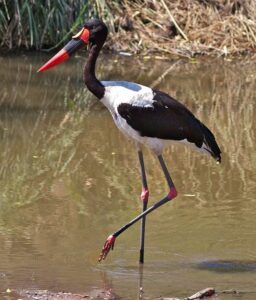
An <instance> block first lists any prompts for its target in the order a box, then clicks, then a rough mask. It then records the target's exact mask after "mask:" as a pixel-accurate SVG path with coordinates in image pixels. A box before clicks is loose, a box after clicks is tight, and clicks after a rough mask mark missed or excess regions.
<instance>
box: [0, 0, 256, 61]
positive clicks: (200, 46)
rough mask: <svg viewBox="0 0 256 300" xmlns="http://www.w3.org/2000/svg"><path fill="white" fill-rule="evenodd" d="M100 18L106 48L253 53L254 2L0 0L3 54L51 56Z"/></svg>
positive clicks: (188, 54)
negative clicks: (41, 52) (46, 52)
mask: <svg viewBox="0 0 256 300" xmlns="http://www.w3.org/2000/svg"><path fill="white" fill-rule="evenodd" d="M92 17H98V18H102V19H103V20H104V21H105V22H106V23H107V24H108V27H109V30H110V35H109V39H108V42H107V43H106V45H105V48H107V49H110V50H114V51H125V52H129V53H132V54H144V55H150V54H152V53H158V54H161V55H162V56H165V55H168V54H170V55H175V56H183V57H194V56H197V55H214V56H222V55H224V56H227V55H230V56H237V55H245V54H251V53H254V52H255V49H256V1H255V0H176V1H172V0H133V1H131V0H112V1H110V0H94V1H86V0H77V1H71V0H37V1H34V0H13V1H8V0H0V46H1V48H2V49H17V48H26V49H36V50H46V49H47V50H50V49H53V48H58V47H59V46H61V45H62V44H63V43H64V42H65V41H66V40H67V39H68V38H70V36H71V35H72V34H73V33H74V32H76V31H77V30H78V29H79V28H80V27H81V26H82V24H83V23H84V20H86V19H89V18H92Z"/></svg>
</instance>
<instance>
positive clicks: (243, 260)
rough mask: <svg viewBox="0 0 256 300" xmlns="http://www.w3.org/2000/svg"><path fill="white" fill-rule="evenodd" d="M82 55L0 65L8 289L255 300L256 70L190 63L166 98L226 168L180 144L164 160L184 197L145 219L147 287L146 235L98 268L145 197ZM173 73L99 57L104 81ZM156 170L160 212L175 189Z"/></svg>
mask: <svg viewBox="0 0 256 300" xmlns="http://www.w3.org/2000/svg"><path fill="white" fill-rule="evenodd" d="M82 56H83V53H82ZM82 56H80V57H75V58H72V60H70V61H68V62H66V63H64V64H62V65H60V66H59V67H56V68H55V69H52V70H50V71H48V72H46V73H43V74H38V73H36V70H37V69H38V67H39V66H41V65H42V64H43V63H44V62H45V61H46V60H47V59H48V56H46V55H44V56H43V55H42V56H34V55H28V54H27V55H15V56H14V55H13V56H2V57H0V63H1V70H0V72H1V83H0V90H1V99H0V115H1V118H0V138H1V143H0V162H1V163H0V176H1V177H0V178H1V179H0V208H1V209H0V245H1V247H0V286H1V290H2V291H3V290H5V289H6V288H12V289H19V288H22V289H31V288H36V289H48V290H53V291H62V290H64V291H69V292H86V291H91V290H94V289H105V290H111V291H112V292H113V293H114V294H115V295H117V296H118V297H121V298H122V299H136V298H137V297H138V292H139V286H140V285H141V284H142V285H143V290H144V294H143V299H154V298H155V297H159V296H160V295H162V296H166V297H181V298H182V297H185V296H188V295H191V294H193V293H194V292H196V291H198V290H200V289H203V288H206V287H209V286H212V287H214V288H216V289H217V290H218V291H220V290H226V289H236V290H239V291H242V292H245V294H241V296H240V298H239V299H255V294H254V292H256V286H255V282H256V267H255V265H256V254H255V248H256V238H255V237H256V198H255V194H256V186H255V182H256V168H255V166H256V154H255V130H256V122H255V113H256V111H255V110H256V109H255V100H256V98H255V97H256V96H255V89H256V83H255V76H256V75H255V66H256V62H255V61H240V62H239V61H238V62H230V61H225V60H222V59H219V60H202V61H201V62H200V63H199V62H197V63H195V62H194V61H192V62H179V63H177V64H175V65H174V66H173V69H172V70H171V72H169V73H168V75H167V76H166V77H165V78H164V79H163V80H162V81H161V82H160V83H159V84H158V85H157V88H158V89H160V90H163V91H166V92H167V93H169V94H171V95H172V96H173V97H175V98H177V99H181V100H182V102H183V103H184V104H186V105H187V106H188V107H189V108H190V109H191V110H192V111H193V112H194V113H195V114H196V115H197V116H198V117H199V118H200V119H201V120H202V121H203V122H204V123H205V124H207V125H208V126H209V127H210V128H211V130H212V131H213V132H214V133H215V135H216V138H217V140H218V143H219V144H220V147H221V149H222V151H223V163H222V164H221V165H216V163H215V162H214V160H212V159H210V158H209V157H206V156H202V155H201V154H200V153H197V152H193V151H191V149H190V148H186V147H184V146H179V145H174V146H172V147H170V148H169V149H168V150H167V151H166V152H165V153H164V157H165V158H166V162H167V164H168V166H169V169H170V172H171V174H172V177H173V179H174V181H175V184H176V186H177V189H178V191H179V197H178V198H176V199H175V200H174V201H173V203H170V204H167V205H165V207H162V208H160V209H159V210H157V211H156V212H154V213H153V214H152V215H150V217H149V218H148V221H147V235H146V253H145V261H146V262H145V266H144V269H143V276H142V274H141V272H140V269H139V267H138V254H139V253H138V249H139V226H138V224H136V225H134V226H133V227H132V228H130V229H129V230H128V231H127V232H125V233H124V234H123V235H121V236H120V237H119V238H118V239H117V241H116V247H115V250H114V251H113V252H110V254H109V256H108V257H107V260H106V261H104V262H103V263H101V264H98V263H97V259H98V256H99V253H100V250H101V247H102V245H103V243H104V241H105V239H106V237H107V236H108V235H109V234H110V233H112V232H113V231H115V230H116V229H118V228H119V227H120V226H121V225H123V224H124V223H126V222H127V221H129V220H130V219H132V218H133V217H134V216H135V215H137V214H138V213H140V210H141V203H140V200H139V195H140V190H141V186H140V178H139V164H138V159H137V154H136V150H135V148H134V147H133V145H132V143H131V142H129V141H128V140H127V139H126V138H125V137H123V135H122V134H121V133H119V131H118V130H117V129H116V128H115V125H114V124H113V121H112V119H111V116H110V115H109V113H108V111H106V109H105V108H104V107H102V105H101V104H99V103H98V102H97V100H96V99H95V98H94V97H93V96H91V95H90V93H88V91H87V90H86V89H85V88H84V86H83V81H82V76H81V75H82V70H81V64H82V62H83V57H82ZM169 67H170V62H164V61H159V60H155V59H153V58H152V59H150V60H135V59H134V58H123V57H119V56H107V55H105V56H104V55H102V56H101V58H100V61H99V64H98V74H99V77H100V78H102V79H105V80H111V79H122V80H131V81H135V82H140V83H143V84H146V85H152V84H154V82H155V80H157V79H158V78H159V76H160V75H161V74H162V73H163V72H164V71H165V70H167V69H168V68H169ZM145 163H146V169H147V174H148V181H149V187H150V203H153V202H155V201H156V200H159V199H160V198H161V197H163V196H164V195H165V193H166V192H167V190H168V189H167V186H166V183H165V181H164V178H163V175H162V173H161V170H160V167H159V166H158V163H157V161H156V159H155V158H154V157H153V155H152V154H151V153H150V152H149V151H145ZM142 277H143V278H142ZM247 291H248V292H250V293H247ZM221 299H237V296H236V295H225V297H224V296H221Z"/></svg>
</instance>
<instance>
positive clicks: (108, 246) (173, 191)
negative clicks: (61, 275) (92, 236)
mask: <svg viewBox="0 0 256 300" xmlns="http://www.w3.org/2000/svg"><path fill="white" fill-rule="evenodd" d="M158 159H159V161H160V164H161V167H162V169H163V172H164V175H165V178H166V180H167V182H168V185H169V187H170V191H169V193H168V195H167V196H165V197H164V198H163V199H161V200H160V201H158V202H157V203H155V204H154V205H152V206H151V207H149V208H148V209H146V210H145V211H144V212H142V213H141V214H139V215H138V216H137V217H136V218H134V219H133V220H131V221H130V222H129V223H127V224H125V225H124V226H123V227H121V228H120V229H118V230H117V231H116V232H114V233H113V234H111V235H110V236H109V237H108V238H107V240H106V242H105V244H104V246H103V248H102V251H101V254H100V257H99V261H101V260H104V259H105V258H106V256H107V255H108V252H109V251H110V249H112V250H113V249H114V244H115V240H116V238H117V237H118V236H119V235H120V234H121V233H123V232H124V231H125V230H126V229H128V228H129V227H131V226H132V225H133V224H134V223H136V222H138V221H139V220H140V219H142V218H143V217H145V216H146V215H147V214H149V213H151V212H152V211H154V210H155V209H157V208H158V207H160V206H162V205H163V204H165V203H166V202H168V201H170V200H172V199H174V198H175V197H176V196H177V190H176V188H175V186H174V184H173V181H172V179H171V176H170V174H169V172H168V170H167V168H166V166H165V163H164V160H163V158H162V156H161V155H159V156H158Z"/></svg>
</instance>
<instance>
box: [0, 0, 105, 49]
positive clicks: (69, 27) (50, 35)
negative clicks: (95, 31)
mask: <svg viewBox="0 0 256 300" xmlns="http://www.w3.org/2000/svg"><path fill="white" fill-rule="evenodd" d="M108 16H110V12H109V10H108V9H107V5H106V3H105V0H96V1H88V0H76V1H72V0H36V1H34V0H12V1H8V0H2V1H0V46H1V47H7V48H9V49H14V48H18V47H25V48H27V49H31V48H32V49H44V48H50V47H52V46H54V47H58V46H59V45H60V44H62V43H63V42H64V41H65V40H66V39H67V38H68V37H69V36H70V35H71V34H72V33H73V32H75V31H76V30H77V29H78V28H80V27H81V26H82V24H83V23H84V22H85V20H86V19H88V18H91V17H102V18H104V19H106V18H108Z"/></svg>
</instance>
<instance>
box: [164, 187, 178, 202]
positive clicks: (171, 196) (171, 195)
mask: <svg viewBox="0 0 256 300" xmlns="http://www.w3.org/2000/svg"><path fill="white" fill-rule="evenodd" d="M177 195H178V192H177V190H176V188H175V187H174V186H173V187H171V188H170V192H169V194H168V196H167V197H168V199H170V200H172V199H174V198H175V197H177Z"/></svg>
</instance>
